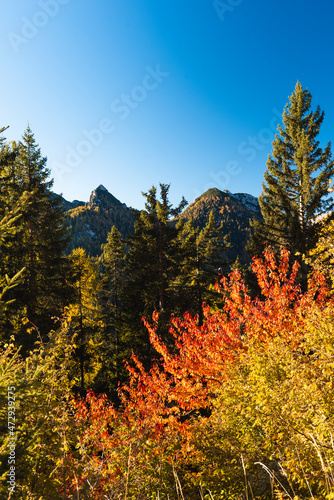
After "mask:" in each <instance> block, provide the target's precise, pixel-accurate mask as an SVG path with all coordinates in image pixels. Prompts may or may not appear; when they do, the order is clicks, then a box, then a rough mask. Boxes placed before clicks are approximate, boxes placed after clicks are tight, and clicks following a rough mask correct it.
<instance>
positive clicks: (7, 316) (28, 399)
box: [0, 83, 334, 500]
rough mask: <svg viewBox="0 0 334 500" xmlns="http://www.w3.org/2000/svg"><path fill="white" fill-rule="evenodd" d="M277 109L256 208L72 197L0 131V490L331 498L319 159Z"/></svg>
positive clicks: (149, 195)
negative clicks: (139, 205) (58, 191)
mask: <svg viewBox="0 0 334 500" xmlns="http://www.w3.org/2000/svg"><path fill="white" fill-rule="evenodd" d="M282 119H283V125H282V126H280V125H279V126H278V133H277V134H276V137H275V139H274V142H273V153H272V156H270V157H269V159H268V163H267V170H266V172H265V182H264V184H263V192H262V194H261V196H260V199H259V204H258V202H257V199H256V198H254V197H252V196H250V195H246V194H242V193H237V194H231V193H229V192H227V191H219V190H218V189H216V188H213V189H211V190H209V191H207V192H206V193H204V194H203V195H202V196H200V197H199V198H197V199H196V200H195V201H194V203H192V204H191V205H190V206H189V207H188V208H186V206H187V202H186V200H185V199H184V198H182V199H181V200H180V202H179V204H178V205H177V206H176V207H173V206H172V204H171V203H170V200H169V190H170V186H169V185H168V184H163V183H161V184H160V185H159V186H158V187H155V186H152V187H150V188H149V189H148V191H147V192H145V193H143V196H144V198H145V208H144V209H143V210H141V211H140V212H139V211H137V212H134V211H132V210H131V209H129V208H128V207H126V206H125V205H124V204H122V203H121V202H120V201H118V200H117V199H116V198H114V196H113V195H111V194H110V193H109V192H108V191H107V189H106V188H104V187H103V186H101V185H100V186H99V187H98V188H96V189H95V190H94V191H93V192H92V195H91V197H90V200H89V202H87V203H82V202H78V201H76V202H73V203H72V204H71V203H69V202H66V201H64V200H62V198H61V197H60V196H57V195H55V194H54V193H53V190H52V187H53V182H52V180H51V179H50V171H49V169H48V168H47V159H46V157H45V156H43V154H42V152H41V150H40V148H39V146H38V144H37V142H36V140H35V137H34V134H33V132H32V130H31V129H30V128H29V127H28V128H27V129H26V131H25V132H24V134H23V136H22V138H21V140H19V141H14V142H7V141H6V139H5V138H3V137H2V138H1V142H0V182H1V183H0V256H1V259H0V266H1V269H0V280H1V281H0V429H1V434H0V478H1V483H0V497H1V498H4V499H7V498H8V499H29V500H60V499H63V500H75V499H76V500H77V499H80V500H86V499H94V500H105V499H108V500H111V499H113V500H117V499H118V500H129V499H133V500H146V499H147V500H149V499H153V500H158V499H159V500H172V499H173V500H181V499H182V500H196V499H200V500H209V499H210V500H219V499H221V500H230V499H232V500H233V499H235V500H237V499H241V498H244V499H263V500H270V499H276V500H282V499H286V498H289V499H291V500H300V499H303V500H304V499H327V500H330V499H332V498H334V467H333V463H334V445H333V435H334V376H333V375H334V371H333V369H334V363H333V360H334V317H333V308H334V298H333V297H334V295H333V290H334V281H333V280H334V271H333V248H334V243H333V241H334V223H333V219H332V215H331V214H332V212H331V210H332V208H333V200H332V198H331V192H332V190H333V188H332V187H331V182H332V178H333V177H334V162H333V161H332V159H331V150H330V144H329V145H327V146H326V147H325V148H324V149H322V148H321V147H320V144H319V141H318V140H317V135H318V133H319V130H320V125H321V123H322V120H323V113H322V112H321V110H320V108H317V111H316V112H315V113H313V112H312V111H311V94H310V93H309V92H308V91H307V90H303V88H302V87H301V85H300V84H299V83H298V84H297V85H296V87H295V90H294V92H293V94H292V95H291V96H290V98H289V102H288V104H287V106H286V109H285V111H284V114H283V118H282ZM5 130H6V129H1V130H0V133H4V132H5ZM69 226H70V227H72V230H71V231H70V230H69ZM71 233H72V240H71ZM101 244H102V246H101ZM247 251H248V252H249V254H247ZM236 257H238V258H236ZM249 262H251V265H250V267H249V266H248V263H249Z"/></svg>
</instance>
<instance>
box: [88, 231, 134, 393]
mask: <svg viewBox="0 0 334 500" xmlns="http://www.w3.org/2000/svg"><path fill="white" fill-rule="evenodd" d="M99 261H100V266H101V273H100V281H101V292H100V306H101V318H102V323H103V333H102V349H101V353H100V356H101V360H102V362H101V369H100V371H99V373H98V375H97V378H96V382H95V384H94V389H95V390H97V391H98V392H107V393H108V395H109V397H111V398H112V399H113V401H115V402H119V401H118V393H117V389H118V383H119V382H121V383H122V384H123V383H125V381H128V372H127V370H126V369H125V366H124V362H123V360H124V358H126V357H128V356H129V347H130V348H131V346H129V345H127V343H126V341H125V338H124V331H125V329H124V318H123V307H122V302H121V297H122V295H123V289H124V283H125V269H124V268H125V243H124V241H123V240H122V237H121V233H120V232H119V231H118V229H117V228H116V227H115V226H113V227H112V228H111V231H110V232H109V234H108V237H107V242H106V243H105V244H104V245H102V255H101V257H100V259H99Z"/></svg>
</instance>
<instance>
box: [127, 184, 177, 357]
mask: <svg viewBox="0 0 334 500" xmlns="http://www.w3.org/2000/svg"><path fill="white" fill-rule="evenodd" d="M168 191H169V185H167V184H160V200H159V199H158V198H157V190H156V188H155V187H154V186H153V187H152V188H151V189H150V190H149V191H148V192H147V193H143V195H144V196H145V198H146V203H145V210H142V212H141V213H140V214H139V216H138V218H137V221H136V223H135V230H134V234H133V235H132V236H131V237H130V238H129V239H128V252H127V257H126V268H125V272H126V284H125V287H124V295H123V300H122V302H123V305H124V316H125V319H126V323H127V326H128V336H129V339H128V341H129V345H131V347H132V348H133V350H135V351H136V352H139V353H140V354H142V355H143V357H145V358H150V354H152V352H151V347H150V343H149V338H148V333H147V331H146V329H145V328H143V325H142V317H143V316H147V317H150V316H151V315H152V313H153V311H154V310H157V311H159V312H160V319H161V324H162V325H163V324H164V322H165V323H166V321H167V320H166V321H165V320H164V318H169V317H170V313H171V311H172V310H173V303H172V298H173V297H172V294H171V293H169V289H168V288H169V284H170V283H171V281H173V280H174V279H175V276H176V274H177V272H178V267H177V266H176V261H175V258H174V255H175V252H176V251H177V249H176V246H175V245H176V240H177V234H178V231H177V229H176V228H175V225H173V224H171V223H170V220H171V219H172V218H174V217H176V216H177V215H178V214H179V213H180V212H181V211H182V210H183V208H184V207H185V206H186V204H187V202H186V201H185V200H184V198H183V199H182V201H181V202H180V204H179V205H178V207H176V208H173V207H172V206H171V204H170V202H169V199H168ZM162 328H164V327H162Z"/></svg>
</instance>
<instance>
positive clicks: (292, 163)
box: [250, 83, 334, 278]
mask: <svg viewBox="0 0 334 500" xmlns="http://www.w3.org/2000/svg"><path fill="white" fill-rule="evenodd" d="M311 99H312V96H311V94H310V92H309V91H308V90H307V89H306V90H304V89H303V88H302V86H301V84H300V83H297V85H296V87H295V90H294V92H293V94H292V95H291V96H290V98H289V103H288V104H287V105H286V107H285V110H284V112H283V127H282V126H281V125H278V127H277V128H278V133H277V134H276V136H275V139H274V141H273V151H272V155H271V156H270V155H269V157H268V161H267V170H266V172H265V175H264V179H265V182H264V183H263V191H262V194H261V196H260V197H259V203H260V207H261V211H262V215H263V219H264V221H263V222H259V221H256V222H255V223H254V229H255V232H254V235H253V238H252V243H251V246H250V248H251V251H252V252H253V253H256V252H261V251H262V249H263V247H264V245H265V244H267V245H271V246H272V247H273V248H276V249H277V248H279V247H280V246H286V247H288V248H289V250H290V252H291V254H292V256H296V255H299V256H302V255H307V254H308V252H309V251H310V249H312V248H314V246H315V244H316V241H317V235H318V222H317V221H318V220H319V219H320V218H321V216H322V215H324V214H325V213H326V212H328V211H329V210H331V209H332V207H333V204H332V200H331V199H328V187H329V181H330V178H331V177H332V176H333V174H334V162H333V161H332V160H331V145H330V143H329V144H328V145H327V146H326V148H325V149H321V148H320V146H319V141H318V140H317V136H318V134H319V132H320V127H321V125H322V122H323V119H324V112H323V111H321V109H320V107H319V106H318V107H317V110H316V111H315V112H312V111H310V108H311ZM299 258H300V260H301V261H302V259H301V257H299ZM305 273H306V268H305V267H304V278H305Z"/></svg>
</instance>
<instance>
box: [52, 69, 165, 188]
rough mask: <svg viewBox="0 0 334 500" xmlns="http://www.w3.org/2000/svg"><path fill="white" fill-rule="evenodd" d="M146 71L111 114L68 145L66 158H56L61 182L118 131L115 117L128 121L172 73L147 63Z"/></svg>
mask: <svg viewBox="0 0 334 500" xmlns="http://www.w3.org/2000/svg"><path fill="white" fill-rule="evenodd" d="M145 70H146V73H145V75H144V77H143V78H142V81H141V84H140V85H136V86H135V87H133V88H132V90H131V91H130V92H129V93H126V94H125V93H123V94H122V95H121V96H120V97H119V98H117V99H114V100H113V101H112V103H111V105H110V111H111V112H112V115H109V116H105V117H104V118H102V119H101V120H100V121H99V123H98V124H97V126H96V127H95V128H93V129H91V130H86V129H84V130H82V132H81V135H82V139H81V140H80V141H79V142H78V143H77V144H76V145H75V146H69V145H67V146H66V148H65V161H64V162H58V161H55V162H53V164H52V173H53V174H54V175H55V177H56V178H57V180H58V181H60V182H61V181H62V180H63V176H64V174H66V173H69V172H72V171H73V170H74V169H76V168H78V167H79V166H80V165H81V163H82V162H83V160H84V159H85V158H87V157H88V156H90V155H91V154H92V153H93V151H94V150H95V149H96V148H97V147H99V146H100V145H101V144H102V142H103V140H104V138H105V136H108V135H110V134H112V133H113V132H115V130H116V128H117V127H116V123H115V119H112V117H115V118H116V117H117V119H118V120H121V121H123V120H125V119H126V118H128V117H129V115H130V114H131V113H132V112H133V111H134V110H135V109H136V108H138V106H139V105H140V104H141V103H142V102H143V101H145V99H146V98H147V97H148V95H149V93H150V92H152V91H153V90H155V89H157V88H158V87H159V85H160V84H161V83H162V82H163V81H164V79H165V78H167V77H168V76H169V74H170V73H168V72H166V71H162V70H161V68H160V64H157V65H156V67H155V69H153V68H152V67H151V66H146V68H145Z"/></svg>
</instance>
